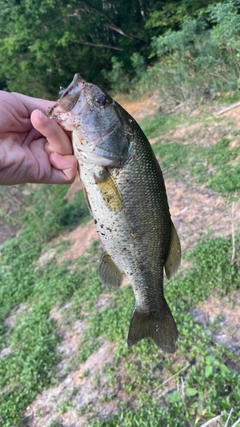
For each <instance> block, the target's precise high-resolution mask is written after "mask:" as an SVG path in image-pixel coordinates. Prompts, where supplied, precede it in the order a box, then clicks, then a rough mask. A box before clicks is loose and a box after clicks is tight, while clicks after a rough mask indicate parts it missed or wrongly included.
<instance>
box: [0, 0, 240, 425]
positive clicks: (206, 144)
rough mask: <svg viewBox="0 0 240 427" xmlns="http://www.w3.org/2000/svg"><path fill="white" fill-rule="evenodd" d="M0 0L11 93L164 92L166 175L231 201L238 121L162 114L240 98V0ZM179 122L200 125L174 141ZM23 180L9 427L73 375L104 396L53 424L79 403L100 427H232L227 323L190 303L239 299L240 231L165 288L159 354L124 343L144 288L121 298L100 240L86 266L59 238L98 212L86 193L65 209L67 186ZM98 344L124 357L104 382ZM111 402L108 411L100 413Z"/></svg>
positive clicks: (5, 355) (10, 329)
mask: <svg viewBox="0 0 240 427" xmlns="http://www.w3.org/2000/svg"><path fill="white" fill-rule="evenodd" d="M0 6H1V7H0V10H1V12H0V39H1V43H0V55H1V57H2V58H4V61H1V64H0V88H1V89H7V90H17V91H19V92H26V93H28V94H30V95H37V96H40V97H54V98H56V93H57V88H58V87H59V86H64V85H68V84H69V82H70V81H71V79H72V77H73V74H74V73H75V72H80V73H82V75H83V77H84V78H85V79H86V80H88V81H92V82H94V83H96V84H99V85H101V86H102V87H103V88H106V89H108V90H112V91H121V92H124V91H128V92H129V91H130V92H132V93H134V91H135V90H136V89H137V92H138V94H139V93H141V92H144V91H148V92H149V93H152V92H153V90H154V91H158V92H159V94H160V95H161V105H160V108H161V110H159V113H158V116H156V117H154V118H153V119H144V120H142V122H141V126H142V127H143V129H144V131H145V133H146V135H147V136H148V137H149V138H154V139H155V141H156V140H157V142H156V143H155V144H154V145H153V149H154V152H155V153H156V155H157V157H158V158H159V160H160V163H161V167H162V169H163V171H164V173H166V176H168V177H169V176H172V177H174V178H176V179H178V180H181V181H183V182H185V183H189V184H190V185H191V184H193V183H194V185H195V186H196V188H197V185H200V184H201V185H205V186H206V187H207V188H209V189H211V191H212V192H213V193H214V192H215V193H217V194H218V195H221V196H222V197H224V198H226V200H228V201H229V203H231V202H232V201H236V197H238V196H239V193H240V166H239V148H238V147H239V141H238V138H239V130H238V129H236V128H235V127H234V125H233V123H230V122H227V119H226V118H222V116H221V118H217V119H216V118H215V117H213V116H212V113H209V110H207V109H206V111H204V110H202V111H201V110H199V112H198V114H197V115H192V116H191V117H189V115H187V114H182V113H181V114H174V115H169V116H164V114H163V113H164V110H165V108H166V109H169V108H170V110H172V111H175V113H176V112H177V111H178V110H177V109H175V108H176V107H180V106H184V107H185V110H186V111H190V110H191V109H193V108H194V107H195V106H196V105H199V104H201V102H203V101H204V100H208V101H212V100H214V102H215V100H216V99H218V98H219V97H221V96H222V98H220V99H221V102H223V103H226V104H227V103H229V102H235V101H237V100H239V97H240V95H239V88H240V83H239V79H240V76H239V55H240V45H239V31H240V2H239V0H223V1H218V2H216V1H213V0H197V1H195V2H192V1H190V0H171V1H170V2H169V1H166V0H147V1H144V2H143V1H140V0H139V1H135V0H131V1H130V2H127V3H126V2H124V1H123V0H118V1H113V0H109V1H108V2H107V3H106V2H103V1H100V0H91V1H89V2H88V1H78V0H76V1H75V0H70V1H69V2H67V3H66V2H63V1H62V0H43V1H40V0H35V1H29V0H22V1H20V2H19V1H15V0H9V1H8V2H6V1H3V0H0ZM90 62H91V67H89V63H90ZM79 64H80V65H81V69H79ZM99 70H101V71H99ZM227 91H230V93H229V92H227ZM160 113H161V114H162V116H163V117H160ZM199 122H201V124H202V125H201V127H199V126H198V124H199ZM213 124H214V126H215V125H216V126H215V127H214V129H213ZM183 125H184V126H185V128H187V129H188V128H189V131H185V133H184V136H181V132H180V136H176V135H178V132H177V131H178V130H179V128H181V127H183ZM194 126H195V127H194ZM211 127H212V129H213V132H212V134H210V133H209V131H208V128H211ZM175 132H176V133H175ZM199 134H200V135H199ZM186 135H187V136H186ZM236 141H237V143H235V144H234V142H236ZM17 189H18V191H19V194H20V196H21V197H20V198H19V200H20V202H19V209H15V204H16V203H17V199H16V200H15V199H14V198H13V197H12V196H11V195H10V196H9V195H8V194H7V189H5V188H2V189H1V191H0V193H1V194H0V196H1V200H2V206H1V209H0V217H1V220H3V221H5V222H6V223H9V224H11V225H14V226H15V225H17V226H18V227H20V226H21V230H20V232H19V234H18V235H17V236H16V237H15V238H14V239H12V240H10V241H7V242H6V243H5V244H3V245H1V247H0V301H1V304H0V427H25V425H26V419H25V418H24V416H25V411H26V408H27V406H28V405H30V404H31V403H32V402H33V400H34V398H35V397H36V395H37V394H38V393H41V392H43V391H44V390H47V389H48V388H50V387H55V386H57V385H59V384H60V383H61V381H62V380H63V379H65V378H66V376H67V375H68V374H69V372H75V371H76V372H81V374H79V375H81V380H84V378H86V379H88V380H89V384H91V381H93V382H94V386H95V391H96V390H97V392H98V396H97V398H96V399H95V398H92V400H90V401H88V402H87V403H86V404H84V405H83V406H81V407H80V408H79V407H78V405H77V403H76V401H74V397H75V396H76V395H77V393H78V387H75V389H74V390H70V391H69V392H68V393H67V395H65V396H64V398H63V399H62V398H61V399H60V400H59V402H57V404H56V408H55V413H54V415H53V419H52V421H51V422H50V423H49V425H47V426H46V427H63V426H64V425H65V423H64V422H63V420H62V415H63V414H66V413H67V412H68V411H69V410H76V411H77V415H78V416H79V417H80V416H85V417H86V425H87V426H92V427H115V426H118V427H132V426H142V427H147V426H148V427H149V426H151V427H155V426H156V427H158V426H159V425H161V426H164V427H165V426H166V427H193V426H196V427H200V426H201V425H202V424H203V423H205V422H206V421H207V420H209V419H211V418H213V417H215V416H217V415H220V414H221V422H222V425H228V427H230V426H231V425H233V424H234V422H236V420H237V417H238V416H239V402H240V387H239V384H240V374H239V361H238V360H237V358H236V355H235V354H234V353H232V352H231V351H229V350H227V349H226V348H225V347H224V346H221V345H218V344H216V342H215V340H214V339H213V338H214V337H213V335H214V333H216V331H218V329H219V327H220V326H219V324H220V322H221V319H219V318H217V319H215V321H214V322H212V324H211V325H210V327H209V326H208V327H204V326H203V325H202V324H199V323H198V322H197V320H196V319H195V317H194V309H196V308H197V309H198V306H199V305H200V304H201V303H203V302H204V301H206V299H207V298H208V297H209V296H211V295H214V296H215V297H217V298H219V299H220V300H222V298H224V297H225V296H229V298H230V300H231V302H232V305H233V308H234V304H235V302H234V295H235V293H234V291H239V284H240V274H239V257H238V254H239V251H240V235H239V234H237V232H236V234H237V235H235V236H234V242H233V236H229V237H219V238H209V239H206V238H205V239H203V240H202V241H200V242H197V244H196V246H195V247H194V248H192V249H191V250H189V251H186V252H184V254H183V258H184V261H186V263H185V264H187V267H186V268H185V269H182V270H180V272H179V273H178V275H176V277H175V278H174V279H172V280H171V282H170V284H169V285H168V286H166V291H165V292H166V298H167V300H168V302H169V305H170V306H171V309H172V311H173V314H174V317H175V319H176V322H177V325H178V328H179V341H178V350H177V353H176V354H174V355H163V354H162V353H161V352H160V351H159V350H158V349H157V348H156V346H155V345H154V344H153V343H152V341H151V340H143V341H141V342H140V343H139V344H138V345H137V346H134V347H133V348H131V349H128V348H127V345H126V336H127V332H128V327H129V321H130V317H131V313H132V310H133V307H134V296H133V292H132V289H131V287H130V286H125V287H123V288H121V289H119V290H118V291H117V292H111V293H110V292H109V291H108V290H106V289H105V288H104V287H103V286H102V285H101V283H100V282H99V279H98V277H97V266H98V259H99V256H100V248H99V244H98V242H95V243H93V244H92V246H91V247H90V249H89V251H88V252H87V253H86V254H85V255H84V256H81V257H79V258H78V259H76V260H69V259H64V258H63V259H62V258H61V255H62V254H63V252H64V251H65V249H66V248H67V247H68V245H69V244H70V242H69V241H68V240H64V239H61V238H60V237H61V235H62V234H63V233H67V232H69V231H72V230H73V229H74V228H75V227H76V226H77V225H79V224H81V225H84V224H86V222H87V221H88V220H89V218H90V216H89V213H88V209H87V206H86V204H85V201H84V196H83V193H82V192H81V191H79V192H78V193H76V194H75V197H74V199H73V201H72V202H68V201H67V199H66V198H65V195H66V192H67V190H68V186H47V185H43V186H36V185H26V186H25V185H22V186H19V187H17ZM6 201H7V203H8V205H9V206H10V207H11V210H13V214H9V212H7V211H6V210H5V202H6ZM233 245H234V248H233ZM233 254H235V259H234V260H233V259H232V258H233ZM101 298H102V299H103V301H105V300H106V301H107V303H106V304H105V305H104V304H103V306H100V305H99V301H100V300H101ZM55 313H57V314H58V318H56V317H55V315H54V314H55ZM77 321H81V322H82V323H83V325H84V327H83V330H82V333H81V335H80V336H79V347H78V349H77V350H76V352H75V353H74V355H72V354H70V356H68V357H67V356H66V357H65V355H63V354H61V353H60V352H59V350H58V346H59V345H60V344H61V343H62V341H63V339H64V338H63V335H62V334H61V332H60V329H61V327H63V328H66V329H67V330H68V331H72V329H73V327H74V325H75V323H76V322H77ZM103 343H105V344H106V343H107V344H109V346H110V345H111V354H112V355H113V357H112V359H111V360H110V362H108V361H106V363H104V364H103V365H102V367H101V371H100V372H97V373H94V375H93V374H92V372H91V369H89V367H88V365H87V362H88V360H89V357H90V356H91V355H94V354H96V355H98V351H100V350H101V348H102V345H103ZM64 358H65V359H64ZM63 361H65V362H66V363H65V365H64V368H63V369H62V370H61V372H59V368H58V364H59V362H63ZM85 362H86V366H87V368H86V370H84V368H85V365H84V363H85ZM104 362H105V361H104ZM94 399H95V400H94ZM108 403H110V404H112V405H113V409H112V407H111V411H110V414H109V413H108V412H107V409H106V414H105V412H104V411H105V408H107V405H108ZM102 408H103V409H102ZM101 409H102V411H103V412H101ZM232 409H233V412H232V414H231V420H230V421H229V423H228V424H227V423H226V420H227V418H228V416H229V413H230V411H231V410H232ZM99 414H100V415H99ZM102 414H103V415H102ZM176 414H177V415H176ZM39 416H41V414H39Z"/></svg>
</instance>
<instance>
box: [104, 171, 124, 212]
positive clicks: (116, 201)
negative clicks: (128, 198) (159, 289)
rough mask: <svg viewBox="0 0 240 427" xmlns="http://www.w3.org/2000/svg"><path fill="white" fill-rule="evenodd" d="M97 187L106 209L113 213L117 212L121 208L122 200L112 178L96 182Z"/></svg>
mask: <svg viewBox="0 0 240 427" xmlns="http://www.w3.org/2000/svg"><path fill="white" fill-rule="evenodd" d="M98 185H99V189H100V191H101V194H102V198H103V200H104V202H105V203H106V205H107V206H108V208H109V209H110V210H111V211H113V212H119V211H120V209H121V207H122V199H121V195H120V193H119V191H118V188H117V186H116V184H115V182H114V180H113V179H112V177H111V176H108V177H107V179H105V180H104V181H98Z"/></svg>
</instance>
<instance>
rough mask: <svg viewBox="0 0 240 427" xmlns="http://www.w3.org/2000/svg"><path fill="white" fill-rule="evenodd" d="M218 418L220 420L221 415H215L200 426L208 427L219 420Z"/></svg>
mask: <svg viewBox="0 0 240 427" xmlns="http://www.w3.org/2000/svg"><path fill="white" fill-rule="evenodd" d="M220 418H221V415H217V416H216V417H214V418H212V419H211V420H209V421H207V422H206V423H204V424H202V425H201V427H207V426H210V424H212V423H214V421H218V420H220Z"/></svg>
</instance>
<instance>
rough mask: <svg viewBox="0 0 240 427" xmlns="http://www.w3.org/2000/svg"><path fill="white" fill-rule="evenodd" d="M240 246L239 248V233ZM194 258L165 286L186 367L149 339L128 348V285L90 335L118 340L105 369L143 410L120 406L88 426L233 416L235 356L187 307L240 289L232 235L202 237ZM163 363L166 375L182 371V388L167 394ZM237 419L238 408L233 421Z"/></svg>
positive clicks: (187, 422)
mask: <svg viewBox="0 0 240 427" xmlns="http://www.w3.org/2000/svg"><path fill="white" fill-rule="evenodd" d="M237 247H238V250H239V249H240V235H238V238H237ZM188 258H189V259H190V260H191V261H192V267H191V268H190V269H189V270H188V271H187V272H186V273H185V275H184V276H178V277H177V278H176V279H174V280H173V281H172V282H171V285H170V286H168V287H167V288H166V298H167V300H168V301H169V303H170V306H171V307H172V309H173V314H174V316H175V319H176V322H177V324H178V327H179V331H180V339H179V345H178V358H179V357H180V355H182V356H183V357H184V359H185V365H182V366H180V367H179V366H178V367H177V366H175V368H174V371H172V369H173V368H172V363H173V362H172V361H171V359H170V358H168V357H167V358H166V359H165V358H162V356H161V354H158V352H157V351H156V347H155V346H154V345H153V344H152V342H150V341H147V340H143V341H141V342H140V343H138V345H137V346H135V348H133V349H131V350H127V348H126V345H125V344H124V343H122V340H124V341H125V339H126V334H127V330H128V325H129V320H130V316H129V313H131V310H132V308H133V305H134V298H133V294H132V290H131V288H130V286H129V287H125V288H123V289H121V290H119V291H118V292H116V294H115V296H114V297H113V299H112V301H111V305H110V307H107V308H106V309H105V310H103V311H101V312H100V313H95V314H93V316H92V319H91V328H90V330H89V331H88V336H89V337H95V338H97V337H100V336H101V337H102V336H104V337H105V338H107V339H108V340H111V341H112V340H114V341H115V342H117V343H118V348H117V349H116V354H115V364H114V365H113V366H111V368H106V373H107V374H108V375H109V379H108V384H109V385H110V384H112V386H113V387H114V386H116V384H119V381H121V382H122V384H123V389H124V393H126V394H127V395H128V396H129V398H130V399H131V402H135V399H136V402H137V408H136V409H134V410H133V409H132V407H129V406H128V405H126V404H124V403H123V404H120V405H119V409H118V412H117V414H116V415H115V416H114V417H113V418H110V419H109V420H103V421H97V419H94V421H93V423H89V425H91V426H94V427H96V426H98V427H112V426H115V425H117V426H122V427H127V426H129V427H130V426H132V425H133V424H134V425H139V426H149V425H151V426H156V427H157V426H159V425H167V426H169V427H175V426H179V427H182V426H191V425H193V424H194V425H196V426H200V425H202V424H203V422H204V420H205V421H206V420H209V419H210V418H212V417H214V416H215V415H216V414H219V413H222V414H225V418H227V415H228V413H229V411H230V410H231V408H232V407H233V408H237V407H238V402H239V400H238V399H239V397H240V394H239V387H238V382H239V373H237V372H233V371H232V370H230V369H229V367H228V366H227V359H228V358H229V357H230V358H232V357H233V356H232V355H231V354H230V353H228V352H227V351H226V350H225V349H224V348H223V347H221V346H218V345H216V344H214V343H213V342H212V340H211V338H210V337H209V335H207V334H206V332H205V331H204V330H203V328H202V327H201V326H200V325H198V324H197V323H196V322H195V321H194V320H193V318H192V316H191V315H190V314H189V311H188V310H189V309H190V308H191V307H194V306H195V305H197V304H199V303H201V302H202V301H204V300H205V299H206V298H207V297H208V296H209V295H210V294H212V293H213V291H214V293H215V294H218V296H219V297H221V296H223V295H225V294H226V293H227V292H229V291H230V290H233V289H239V283H240V281H239V279H240V276H239V265H238V266H236V265H235V266H233V265H231V262H230V258H231V240H230V239H224V238H219V239H212V240H204V241H202V242H200V244H199V245H197V246H196V247H195V248H194V250H193V251H192V252H189V254H188ZM186 354H187V360H188V362H186ZM159 366H161V369H160V371H161V372H163V373H165V378H166V375H167V378H169V377H171V376H172V375H174V374H175V375H176V377H178V375H177V372H178V371H179V374H180V372H181V371H182V373H181V379H182V380H181V381H180V376H179V381H178V388H176V387H173V388H170V390H169V391H168V393H166V391H165V390H164V381H163V379H164V377H163V379H162V377H161V373H160V372H159V370H158V369H159ZM180 368H181V369H180ZM120 372H122V373H123V374H122V375H123V377H121V375H120ZM115 380H116V381H115ZM161 383H162V384H161ZM179 384H180V385H179ZM150 390H151V392H150ZM176 413H177V414H178V417H177V418H176ZM236 419H237V413H235V416H234V417H233V419H232V422H234V420H236Z"/></svg>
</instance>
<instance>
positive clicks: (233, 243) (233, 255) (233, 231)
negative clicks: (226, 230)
mask: <svg viewBox="0 0 240 427" xmlns="http://www.w3.org/2000/svg"><path fill="white" fill-rule="evenodd" d="M231 222H232V263H234V260H235V257H236V246H235V228H234V202H232V221H231Z"/></svg>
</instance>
